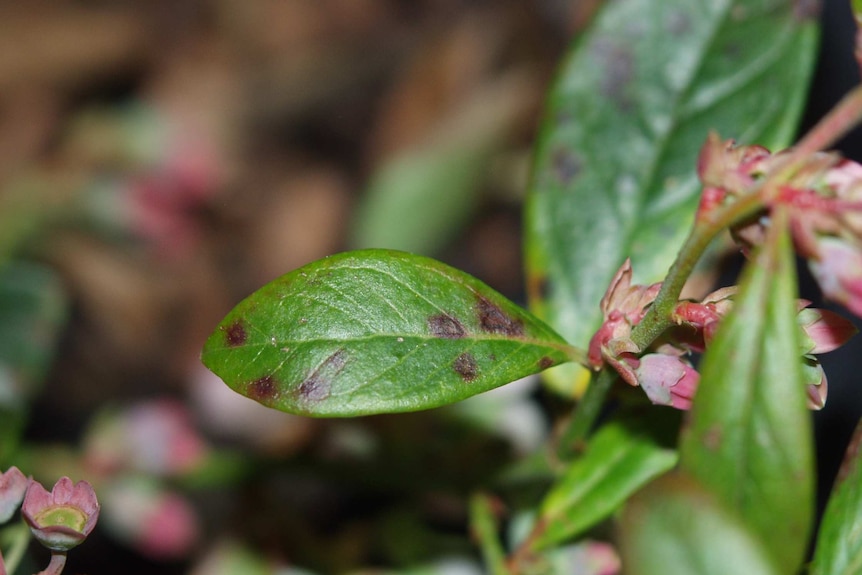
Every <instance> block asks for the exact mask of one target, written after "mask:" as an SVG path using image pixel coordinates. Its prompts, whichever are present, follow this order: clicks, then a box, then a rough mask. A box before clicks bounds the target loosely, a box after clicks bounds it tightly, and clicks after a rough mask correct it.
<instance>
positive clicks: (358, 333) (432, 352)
mask: <svg viewBox="0 0 862 575" xmlns="http://www.w3.org/2000/svg"><path fill="white" fill-rule="evenodd" d="M570 353H576V351H575V350H572V349H571V348H570V347H569V346H567V345H566V343H565V341H564V340H563V339H562V338H560V336H559V335H557V334H556V333H555V332H554V331H553V330H551V329H550V328H549V327H548V326H546V325H545V324H544V323H542V322H541V321H540V320H538V319H536V318H535V317H533V316H532V315H530V314H529V312H527V311H526V310H523V309H521V308H520V307H518V306H516V305H515V304H513V303H512V302H510V301H509V300H507V299H506V298H504V297H503V296H501V295H500V294H499V293H497V292H495V291H494V290H492V289H491V288H489V287H488V286H487V285H485V284H483V283H482V282H480V281H479V280H477V279H475V278H473V277H471V276H469V275H467V274H465V273H463V272H460V271H458V270H456V269H454V268H451V267H449V266H447V265H445V264H442V263H440V262H438V261H435V260H432V259H429V258H425V257H421V256H416V255H412V254H408V253H405V252H397V251H390V250H364V251H356V252H347V253H342V254H338V255H334V256H331V257H328V258H325V259H322V260H319V261H317V262H314V263H311V264H309V265H307V266H305V267H302V268H300V269H298V270H295V271H293V272H291V273H289V274H287V275H285V276H283V277H281V278H279V279H277V280H275V281H273V282H271V283H269V284H267V285H266V286H264V287H262V288H261V289H260V290H258V291H257V292H256V293H254V294H252V295H251V296H250V297H248V298H247V299H245V300H244V301H242V302H241V303H240V304H239V305H237V306H236V308H234V309H233V310H232V311H231V312H230V313H229V314H228V315H227V316H226V317H225V319H224V320H223V321H222V323H221V324H220V325H219V326H218V328H217V329H216V330H215V332H214V333H213V334H212V335H211V336H210V337H209V339H208V340H207V342H206V345H205V347H204V351H203V356H202V359H203V362H204V364H205V365H206V366H207V367H209V368H210V369H211V370H212V371H213V372H215V373H216V374H217V375H218V376H219V377H221V378H222V379H223V380H224V381H225V382H226V383H227V384H228V385H229V386H230V387H231V388H233V389H234V390H236V391H238V392H239V393H242V394H243V395H246V396H248V397H250V398H252V399H255V400H257V401H258V402H260V403H262V404H264V405H267V406H269V407H274V408H276V409H280V410H282V411H287V412H290V413H299V414H306V415H315V416H353V415H363V414H371V413H382V412H399V411H415V410H419V409H428V408H431V407H437V406H440V405H445V404H449V403H453V402H456V401H459V400H461V399H465V398H467V397H470V396H472V395H475V394H477V393H481V392H483V391H487V390H489V389H493V388H495V387H499V386H500V385H503V384H505V383H508V382H510V381H514V380H515V379H518V378H520V377H524V376H526V375H529V374H531V373H535V372H538V371H541V370H542V369H545V368H547V367H550V366H552V365H556V364H558V363H560V362H562V361H566V360H568V359H569V354H570Z"/></svg>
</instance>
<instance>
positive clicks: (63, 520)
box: [0, 467, 99, 574]
mask: <svg viewBox="0 0 862 575" xmlns="http://www.w3.org/2000/svg"><path fill="white" fill-rule="evenodd" d="M19 507H20V508H21V515H22V517H23V518H24V521H26V522H27V525H29V527H30V531H31V532H32V533H33V537H35V538H36V540H37V541H39V543H41V544H42V545H43V546H44V547H46V548H48V549H50V550H51V551H52V552H54V553H55V554H59V555H60V556H62V560H61V561H59V562H57V561H54V560H53V559H52V565H56V568H49V570H46V571H44V572H43V573H47V572H51V573H59V572H60V571H61V570H62V566H63V565H64V564H65V553H66V552H67V551H68V550H69V549H72V548H73V547H76V546H78V545H79V544H81V543H82V542H83V541H84V540H85V539H86V538H87V536H88V535H89V534H90V533H91V532H92V531H93V528H94V527H95V526H96V521H97V520H98V519H99V502H98V500H97V499H96V492H95V491H94V490H93V487H92V486H91V485H90V484H89V483H87V482H86V481H79V482H78V483H72V480H71V479H69V478H68V477H62V478H60V480H59V481H57V483H56V484H55V485H54V487H53V489H52V490H51V491H50V492H48V491H47V490H46V489H45V488H44V487H43V486H42V484H41V483H39V482H38V481H34V480H32V479H30V478H28V477H26V476H25V475H24V474H23V473H21V471H20V470H19V469H18V468H17V467H10V468H9V469H8V470H7V471H6V472H5V473H0V523H5V522H7V521H9V520H10V519H11V518H12V516H13V515H14V514H15V512H16V511H17V510H18V508H19ZM0 573H2V574H5V573H6V567H5V565H4V564H3V558H2V555H0Z"/></svg>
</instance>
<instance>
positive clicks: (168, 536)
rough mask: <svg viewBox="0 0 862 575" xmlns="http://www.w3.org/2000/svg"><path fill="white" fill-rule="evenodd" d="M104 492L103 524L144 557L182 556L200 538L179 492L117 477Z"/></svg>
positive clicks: (195, 519)
mask: <svg viewBox="0 0 862 575" xmlns="http://www.w3.org/2000/svg"><path fill="white" fill-rule="evenodd" d="M104 496H105V521H104V522H105V527H106V528H107V529H108V531H109V532H110V533H111V534H112V535H114V536H115V537H117V538H118V539H120V540H121V541H124V542H125V543H127V544H128V545H130V546H132V547H134V548H135V549H137V550H138V551H139V552H141V553H143V554H144V555H147V556H148V557H151V558H153V559H159V560H164V559H178V558H182V557H185V556H187V555H188V554H189V553H190V552H191V551H192V549H193V548H194V546H195V545H196V544H197V542H198V539H199V538H200V523H199V521H198V516H197V514H196V513H195V510H194V508H192V506H191V505H190V504H189V502H188V501H187V500H186V499H185V498H184V497H183V496H181V495H180V494H178V493H175V492H173V491H168V490H166V489H164V488H162V487H161V486H160V485H158V484H157V483H155V482H153V481H150V480H148V479H145V478H135V479H127V480H123V481H118V482H116V483H114V484H113V485H111V486H110V487H109V488H107V489H106V490H105V493H104Z"/></svg>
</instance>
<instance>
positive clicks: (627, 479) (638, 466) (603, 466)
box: [535, 414, 677, 548]
mask: <svg viewBox="0 0 862 575" xmlns="http://www.w3.org/2000/svg"><path fill="white" fill-rule="evenodd" d="M662 415H666V414H662ZM666 419H667V418H666ZM668 422H669V421H668ZM668 422H660V421H659V420H658V419H657V418H653V420H652V421H644V420H639V419H634V418H629V419H626V420H624V421H623V420H619V421H613V422H611V423H608V424H606V425H604V426H603V427H602V428H601V429H600V430H599V431H598V432H596V434H595V435H594V436H593V437H592V439H591V440H590V444H589V447H588V448H587V450H586V451H585V452H584V454H583V455H582V456H581V457H579V458H578V459H577V460H575V461H574V463H571V464H569V466H568V468H567V469H566V471H565V473H564V474H563V476H562V477H561V478H560V479H559V480H558V481H557V483H556V484H555V485H554V486H553V487H552V488H551V491H550V492H549V493H548V495H547V496H546V497H545V500H544V502H543V503H542V507H541V510H540V514H539V521H540V522H541V523H542V524H543V526H544V527H543V530H542V533H541V535H540V536H539V537H537V538H536V539H535V547H537V548H545V547H549V546H551V545H555V544H558V543H561V542H563V541H566V540H568V539H571V538H572V537H574V536H576V535H578V534H579V533H581V532H583V531H584V530H586V529H589V528H590V527H592V526H593V525H595V524H596V523H598V522H599V521H601V520H603V519H606V518H607V517H609V516H610V515H611V513H613V512H614V511H616V510H617V508H618V507H620V506H621V505H622V504H623V502H625V500H626V499H627V498H628V497H630V496H631V495H632V494H633V493H635V492H636V491H637V490H638V489H640V488H641V487H643V486H644V485H646V484H647V483H648V482H649V481H651V480H652V479H655V478H656V477H658V476H659V475H661V474H662V473H665V472H667V471H669V470H670V469H671V468H673V466H674V465H675V464H676V461H677V455H676V451H675V450H674V449H670V448H668V447H667V445H668V441H667V436H668V435H669V434H668V433H667V431H668V430H667V429H663V428H667V427H669V426H668V425H663V423H668ZM673 427H674V428H676V426H673Z"/></svg>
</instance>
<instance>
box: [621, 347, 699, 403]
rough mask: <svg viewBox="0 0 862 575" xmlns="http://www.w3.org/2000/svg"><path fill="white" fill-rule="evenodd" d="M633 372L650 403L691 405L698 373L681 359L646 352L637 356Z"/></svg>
mask: <svg viewBox="0 0 862 575" xmlns="http://www.w3.org/2000/svg"><path fill="white" fill-rule="evenodd" d="M635 373H636V374H637V379H638V383H639V384H640V386H641V387H642V388H643V390H644V392H645V393H646V394H647V397H649V399H650V401H652V402H653V403H655V404H658V405H670V406H672V407H675V408H677V409H689V408H691V400H692V398H693V397H694V393H695V391H697V384H698V382H699V381H700V374H698V373H697V370H695V369H694V368H693V367H692V366H690V365H688V364H687V363H685V362H684V361H683V360H682V359H681V358H679V357H676V356H673V355H666V354H663V353H650V354H647V355H645V356H643V357H641V358H640V364H639V365H638V367H637V368H636V369H635Z"/></svg>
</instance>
